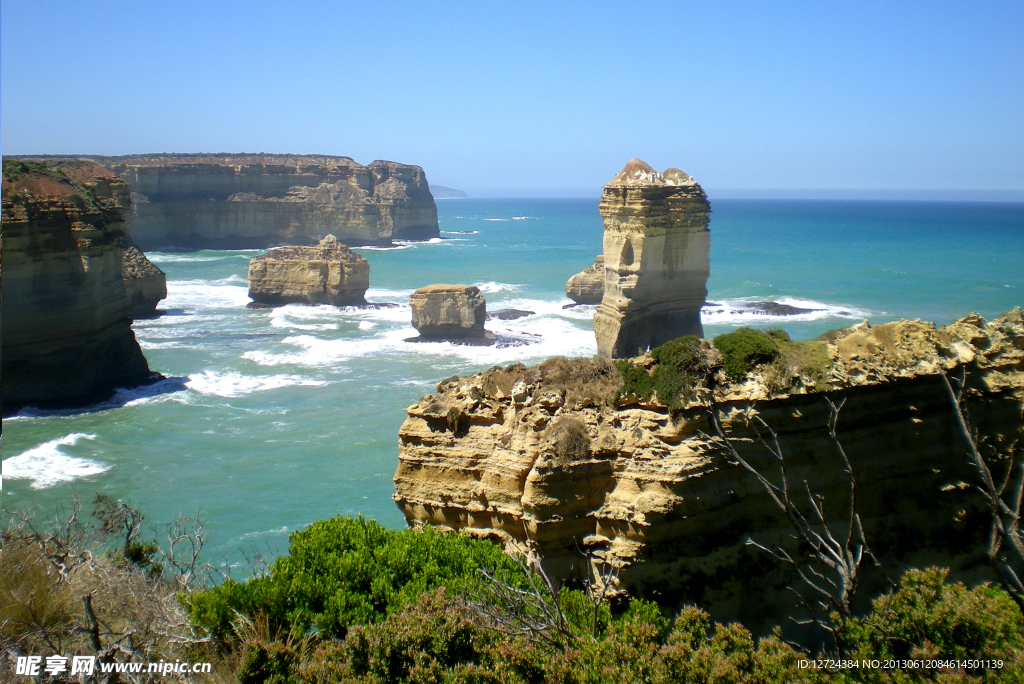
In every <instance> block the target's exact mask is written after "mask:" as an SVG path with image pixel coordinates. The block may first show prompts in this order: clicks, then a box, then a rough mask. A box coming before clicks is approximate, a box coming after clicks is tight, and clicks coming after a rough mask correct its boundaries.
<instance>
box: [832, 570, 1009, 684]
mask: <svg viewBox="0 0 1024 684" xmlns="http://www.w3.org/2000/svg"><path fill="white" fill-rule="evenodd" d="M948 575H949V571H948V570H946V569H943V568H928V569H926V570H910V571H909V572H907V573H906V574H905V575H904V576H903V578H902V579H901V580H900V585H899V587H898V588H897V589H896V590H895V591H893V592H890V593H889V594H886V595H885V596H882V597H880V598H878V599H876V600H875V601H874V602H873V603H872V611H871V613H870V614H869V615H867V616H866V617H863V618H855V619H853V620H850V621H849V622H848V623H847V624H846V625H845V626H844V631H843V633H842V635H841V636H842V638H843V640H844V642H846V644H847V646H848V650H849V652H850V656H849V657H851V658H857V659H877V660H886V659H892V658H896V659H940V660H966V659H987V660H1002V661H1003V662H1004V663H1005V665H1004V667H1003V668H1002V669H990V670H986V671H976V672H971V671H968V672H966V673H961V674H963V675H972V676H973V677H977V679H973V678H972V679H967V678H965V677H959V676H953V675H954V674H955V673H951V674H950V676H949V678H948V680H947V681H986V682H987V681H1024V615H1022V614H1021V611H1020V608H1018V607H1017V604H1016V603H1014V601H1013V599H1012V598H1010V596H1009V594H1007V593H1006V592H1005V591H1004V590H1002V589H1001V588H999V587H995V586H992V585H989V584H983V585H981V586H978V587H975V588H973V589H968V588H967V587H966V586H964V585H963V584H961V583H959V582H957V583H954V584H949V583H947V582H946V577H947V576H948ZM848 676H851V677H853V676H854V675H848ZM852 681H863V682H896V681H906V682H918V681H933V678H932V673H929V672H928V671H912V670H908V671H905V672H904V673H903V676H902V677H901V678H894V677H893V676H891V675H889V674H887V673H885V672H883V671H879V670H875V671H872V670H864V671H861V672H860V673H859V674H858V675H855V678H854V679H852Z"/></svg>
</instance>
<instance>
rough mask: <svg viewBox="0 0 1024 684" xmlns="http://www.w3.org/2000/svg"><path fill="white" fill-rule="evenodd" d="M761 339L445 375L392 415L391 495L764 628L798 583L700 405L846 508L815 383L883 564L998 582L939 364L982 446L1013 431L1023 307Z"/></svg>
mask: <svg viewBox="0 0 1024 684" xmlns="http://www.w3.org/2000/svg"><path fill="white" fill-rule="evenodd" d="M756 336H759V337H758V339H760V340H761V341H762V342H763V341H764V340H768V344H770V345H771V346H772V349H773V351H771V353H770V354H767V355H766V356H761V357H757V356H756V355H755V356H750V357H745V356H743V355H742V354H741V355H740V357H739V366H738V367H737V358H734V357H735V355H736V353H737V352H736V351H735V348H734V347H735V345H734V347H731V346H729V345H726V344H724V342H720V341H718V340H717V339H716V342H715V343H711V342H709V341H706V340H699V339H698V338H695V337H690V338H683V339H681V340H678V341H674V342H671V343H669V344H666V345H664V346H662V347H659V348H657V349H655V350H653V351H652V352H651V353H648V354H645V355H643V356H640V357H637V358H633V359H631V360H629V361H620V362H617V363H613V362H610V361H607V360H604V359H601V358H596V359H593V360H590V359H575V360H567V359H552V360H549V361H547V362H545V363H542V364H540V365H539V366H536V367H533V368H526V367H524V366H522V365H519V364H517V365H513V366H509V367H507V368H504V369H502V368H495V369H492V370H490V371H487V372H483V373H478V374H475V375H472V376H469V377H464V378H459V379H453V380H450V381H445V382H442V383H441V384H440V385H438V388H437V393H436V394H433V395H430V396H426V397H424V398H423V399H422V400H421V401H419V402H417V403H416V404H414V405H413V406H410V407H409V408H408V409H407V410H406V412H407V414H408V417H407V419H406V420H405V422H404V423H403V425H402V427H401V429H400V431H399V465H398V469H397V471H396V473H395V489H396V493H395V501H396V502H397V504H398V506H399V508H400V509H401V510H402V512H403V513H404V514H405V516H406V518H407V520H408V521H409V522H410V524H414V525H416V524H422V523H430V524H433V525H438V526H441V527H446V528H452V529H461V530H466V531H468V532H469V533H471V534H473V535H476V536H480V537H486V538H491V539H494V540H496V541H501V542H506V543H510V542H515V543H517V544H520V545H522V544H525V545H528V546H533V547H534V548H535V550H536V551H537V552H538V553H539V555H540V556H541V557H543V558H544V559H546V561H545V562H546V564H547V565H548V567H549V568H550V569H551V570H552V572H553V574H554V575H556V576H558V577H572V576H573V575H574V574H575V575H577V576H581V575H584V574H585V573H584V572H583V568H584V566H585V564H586V561H585V559H584V555H583V554H584V553H587V554H589V559H590V562H591V563H594V564H601V565H603V564H611V565H613V566H615V567H618V568H620V571H619V575H618V580H617V583H618V585H617V586H618V587H621V588H624V589H627V590H628V591H629V592H630V593H631V594H633V595H636V596H643V597H647V598H653V599H656V600H658V602H659V603H661V604H662V605H680V604H683V603H693V602H696V603H697V604H698V605H700V606H702V607H703V608H705V609H707V610H708V611H709V612H710V613H711V614H712V616H713V617H714V618H715V619H717V620H721V621H727V620H735V619H739V620H742V621H743V622H744V624H746V625H747V626H749V627H752V628H754V629H755V630H757V629H764V630H767V629H769V628H770V626H771V625H772V624H776V623H777V622H776V618H778V617H779V616H781V615H786V614H789V615H792V614H793V606H792V602H793V599H792V597H791V596H790V595H789V593H788V592H787V587H788V586H792V585H793V584H794V582H796V581H797V580H796V579H795V577H794V574H793V572H792V569H791V568H790V567H789V566H786V565H783V564H780V563H777V562H776V561H775V560H773V559H772V558H771V557H769V556H768V555H767V554H765V553H763V552H761V551H759V550H758V549H756V548H753V547H751V546H750V545H748V544H747V540H748V539H753V540H755V541H756V542H758V543H760V544H764V545H768V546H771V545H775V544H780V545H782V546H783V547H785V548H789V549H790V550H791V551H792V552H793V553H794V554H795V553H797V550H796V549H794V547H793V546H792V544H793V541H792V538H791V528H790V527H789V524H788V522H787V520H786V518H785V517H784V516H783V515H782V514H781V513H780V512H779V510H778V508H777V507H775V505H774V504H773V503H772V502H771V500H770V499H769V497H768V495H767V494H766V492H765V490H764V488H763V487H762V486H761V485H760V484H759V483H758V481H757V480H756V479H755V478H754V477H753V475H752V474H751V473H749V472H748V471H747V470H745V469H744V468H742V467H741V466H740V465H738V464H737V463H736V462H734V461H733V460H732V458H731V457H730V456H729V454H728V452H727V450H726V449H725V448H724V445H723V443H722V442H721V440H720V439H718V438H717V437H712V435H715V434H716V430H715V429H714V426H713V424H712V418H711V416H712V415H713V416H715V418H716V419H717V421H718V423H719V424H720V426H721V428H722V430H723V432H724V434H725V435H726V436H727V437H728V439H729V440H730V441H731V442H732V444H733V445H734V446H735V448H736V449H737V450H738V452H739V453H741V454H742V455H743V456H744V458H745V459H747V460H748V461H749V462H750V463H751V464H753V465H754V467H756V468H758V469H759V470H760V471H761V472H762V473H764V474H765V475H766V476H767V477H769V478H770V479H772V480H774V481H776V482H778V478H779V470H778V463H777V462H776V460H775V459H774V457H773V456H772V455H771V454H770V453H769V452H768V451H767V450H766V449H765V447H764V445H763V444H762V443H761V441H760V439H759V437H758V431H757V430H758V426H759V423H758V422H757V419H760V420H763V421H764V424H765V425H767V426H769V427H770V428H771V429H772V430H774V432H775V433H776V434H777V435H778V440H779V445H780V447H781V450H782V452H783V454H784V456H785V464H786V468H787V472H788V476H789V482H790V483H791V486H794V487H799V488H800V490H801V491H803V490H804V483H805V482H806V487H807V488H808V489H809V491H810V492H813V493H814V494H816V495H821V496H823V497H824V501H825V515H826V517H827V519H828V520H829V521H830V522H840V521H842V520H845V515H846V508H845V507H847V506H848V503H849V482H848V480H847V478H846V477H845V476H844V474H843V468H842V465H841V460H840V457H839V455H838V454H837V451H836V446H835V444H834V442H833V440H832V439H831V437H830V435H829V430H828V423H829V419H830V416H831V413H830V411H831V409H830V407H829V404H828V402H827V401H826V399H828V400H831V401H832V402H834V403H835V404H836V405H840V404H841V410H840V412H839V415H838V421H837V436H838V439H839V441H840V443H841V445H842V448H843V449H844V450H845V452H846V454H847V455H848V456H849V459H850V462H851V465H852V470H853V475H854V477H855V480H856V483H857V497H858V498H857V507H858V511H859V513H860V515H861V517H862V519H863V521H864V526H865V532H866V537H867V539H868V540H869V543H870V545H871V548H872V549H873V551H874V553H875V554H876V556H877V557H878V558H879V560H880V561H881V563H882V566H883V568H884V569H885V570H886V572H887V573H888V574H889V576H890V577H898V576H899V574H900V573H901V572H902V571H903V570H905V569H907V568H909V567H924V566H927V565H932V564H940V565H942V566H945V567H950V568H951V569H952V571H953V576H954V577H956V578H958V579H965V580H977V579H993V577H992V575H991V571H990V565H989V562H988V557H987V542H988V535H989V531H990V525H991V518H990V517H989V516H990V514H989V512H988V510H987V508H986V506H985V503H984V500H983V499H982V497H981V495H980V494H979V493H978V491H977V490H976V489H975V487H974V485H975V484H976V481H977V476H976V474H975V472H974V471H973V469H972V468H971V466H970V465H969V462H968V460H967V458H966V457H965V450H966V446H965V443H964V441H963V439H962V437H961V435H960V432H959V430H958V427H957V423H956V419H955V411H954V407H953V405H952V402H951V401H950V399H949V398H948V396H947V393H946V391H945V388H944V386H943V381H942V377H941V374H942V373H947V374H949V375H950V376H951V377H959V374H960V373H964V374H965V376H966V381H967V387H968V390H967V392H966V408H967V411H968V414H969V416H970V419H971V420H972V423H973V425H975V426H976V427H977V428H978V430H979V432H980V435H981V438H982V441H983V443H985V444H986V445H988V446H987V447H986V448H987V449H990V450H991V454H993V455H994V454H997V453H1000V452H1005V450H1006V449H1011V448H1013V444H1014V442H1015V441H1017V440H1020V441H1024V420H1022V406H1024V315H1022V312H1021V309H1019V308H1017V309H1015V310H1013V311H1011V312H1009V313H1007V314H1005V315H1003V316H1001V317H999V318H997V319H996V320H994V321H991V322H986V321H985V320H983V319H982V318H981V317H979V316H977V315H972V316H968V317H967V318H964V319H962V320H960V321H957V322H956V323H954V324H952V325H949V326H947V327H944V328H936V327H935V326H934V325H932V324H929V323H924V322H921V321H898V322H895V323H888V324H884V325H875V326H871V325H869V324H868V323H867V322H864V323H863V324H861V325H857V326H854V327H852V328H846V329H843V330H838V331H833V332H831V333H827V334H826V335H823V336H822V337H821V338H819V339H818V340H814V341H809V342H793V341H790V340H789V339H788V338H787V337H786V336H785V335H782V334H774V336H773V337H771V336H768V335H765V334H763V333H755V337H756ZM719 346H721V347H723V348H724V349H726V350H727V351H726V352H723V351H722V350H721V349H719ZM738 346H739V347H742V345H738ZM841 402H842V403H841ZM761 435H762V436H765V437H767V435H766V434H765V432H764V429H763V428H761ZM1018 443H1020V442H1018ZM993 458H996V462H998V458H997V457H995V456H993ZM1003 467H1004V469H1005V466H1003ZM862 582H863V583H866V585H871V583H872V582H874V583H876V585H877V583H879V582H882V579H881V576H880V574H877V573H876V575H874V576H872V575H871V574H870V573H867V575H866V579H863V580H862ZM875 588H876V589H877V588H878V586H875ZM882 588H884V587H882ZM865 594H866V595H871V591H868V592H865Z"/></svg>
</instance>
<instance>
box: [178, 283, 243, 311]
mask: <svg viewBox="0 0 1024 684" xmlns="http://www.w3.org/2000/svg"><path fill="white" fill-rule="evenodd" d="M235 278H237V280H234V279H235ZM236 282H245V281H244V280H243V279H242V277H241V276H234V275H233V276H231V277H229V278H223V279H221V280H214V281H210V280H169V281H168V282H167V299H165V300H163V301H162V302H160V307H161V308H164V309H183V310H185V311H187V312H192V311H202V310H208V309H235V308H244V307H245V305H246V304H248V303H249V301H250V300H249V288H248V287H246V286H244V285H234V284H232V283H236Z"/></svg>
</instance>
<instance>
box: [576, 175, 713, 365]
mask: <svg viewBox="0 0 1024 684" xmlns="http://www.w3.org/2000/svg"><path fill="white" fill-rule="evenodd" d="M600 211H601V216H602V217H603V219H604V264H605V285H604V298H603V299H602V300H601V303H600V305H598V307H597V312H596V313H595V314H594V333H595V335H596V336H597V351H598V354H599V355H600V356H602V357H604V358H626V357H630V356H634V355H636V354H637V353H638V352H639V353H642V352H643V351H644V350H646V349H647V348H648V347H652V348H653V347H657V346H659V345H661V344H664V343H665V342H668V341H669V340H673V339H675V338H677V337H682V336H683V335H697V336H701V335H702V334H703V328H702V327H701V322H700V310H701V307H702V306H703V305H704V300H705V297H707V281H708V275H709V273H710V268H711V260H710V248H711V240H710V233H709V232H708V221H709V217H708V214H709V213H710V212H711V206H710V205H709V204H708V199H707V195H706V194H705V193H704V190H703V189H702V188H701V187H700V185H698V184H697V182H696V181H694V180H693V178H691V177H690V176H688V175H687V174H685V173H683V172H682V171H680V170H679V169H674V168H670V169H667V170H666V171H665V172H664V173H658V172H657V171H655V170H654V169H653V168H651V167H650V166H649V165H648V164H647V163H646V162H644V161H641V160H640V159H631V160H630V161H629V163H628V164H626V167H625V168H624V169H622V171H621V172H620V173H619V175H617V176H616V177H615V179H614V180H612V182H611V183H609V184H608V185H606V186H604V194H603V196H602V197H601V205H600Z"/></svg>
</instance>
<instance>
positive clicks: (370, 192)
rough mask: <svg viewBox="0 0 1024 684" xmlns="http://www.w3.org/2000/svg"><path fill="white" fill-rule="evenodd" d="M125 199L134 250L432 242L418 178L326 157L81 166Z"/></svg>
mask: <svg viewBox="0 0 1024 684" xmlns="http://www.w3.org/2000/svg"><path fill="white" fill-rule="evenodd" d="M90 158H91V159H93V160H95V161H97V162H98V163H100V164H102V165H103V166H105V167H107V168H109V169H111V170H113V171H115V172H116V173H118V174H119V175H121V176H122V177H123V178H124V179H125V180H126V181H127V182H128V184H129V186H130V187H131V191H132V193H133V195H134V199H135V204H134V211H133V213H132V214H131V216H130V218H129V227H130V229H131V232H132V237H133V239H134V240H135V242H136V244H138V245H139V247H140V248H141V249H143V250H151V249H156V248H159V247H179V248H220V249H243V248H262V247H270V246H275V245H280V244H293V245H307V244H316V243H317V242H318V241H319V240H320V239H321V238H323V237H324V236H325V235H327V234H333V235H335V236H337V238H338V239H339V240H340V241H341V242H343V243H345V244H347V245H387V244H391V241H392V240H393V239H409V240H425V239H429V238H433V237H438V236H439V235H440V233H439V229H438V224H437V207H436V206H435V204H434V198H433V197H432V196H431V194H430V188H429V186H428V184H427V178H426V175H425V174H424V173H423V169H421V168H420V167H418V166H411V165H408V164H398V163H395V162H388V161H375V162H372V163H371V164H369V165H368V166H363V165H362V164H358V163H356V162H355V161H353V160H352V159H350V158H348V157H332V156H326V155H270V154H181V155H130V156H125V157H90Z"/></svg>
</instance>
